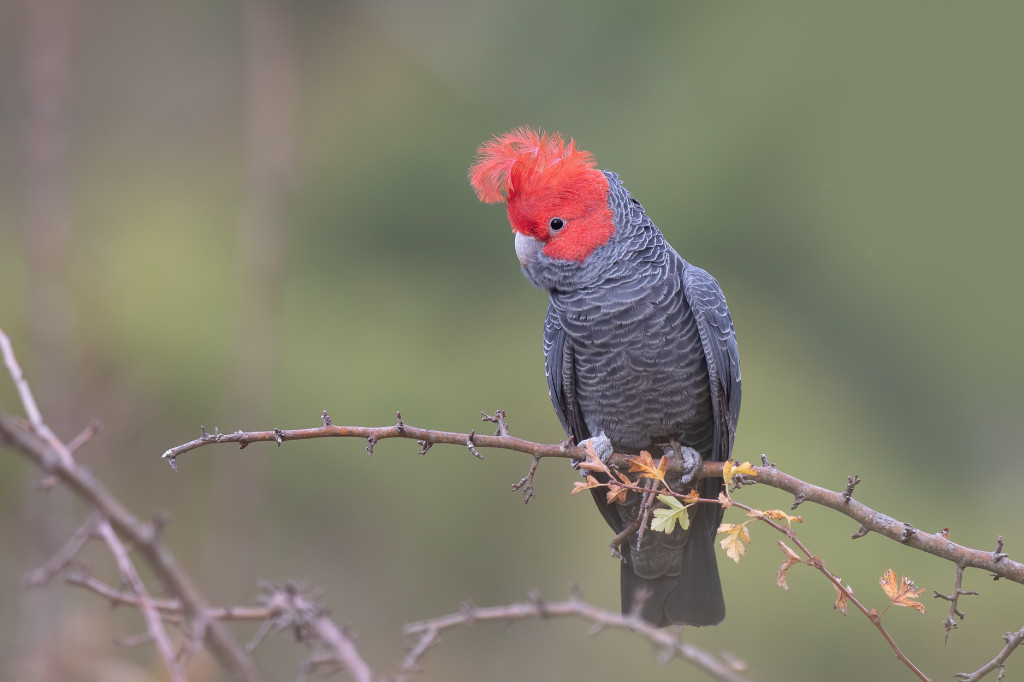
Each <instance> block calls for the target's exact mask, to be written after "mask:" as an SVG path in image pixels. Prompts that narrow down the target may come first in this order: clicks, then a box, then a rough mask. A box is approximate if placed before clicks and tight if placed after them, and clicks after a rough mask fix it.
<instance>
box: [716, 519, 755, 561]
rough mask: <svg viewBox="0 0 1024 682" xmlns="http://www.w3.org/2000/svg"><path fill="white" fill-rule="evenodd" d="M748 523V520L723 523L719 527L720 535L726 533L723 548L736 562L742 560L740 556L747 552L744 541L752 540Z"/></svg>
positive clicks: (722, 543)
mask: <svg viewBox="0 0 1024 682" xmlns="http://www.w3.org/2000/svg"><path fill="white" fill-rule="evenodd" d="M747 523H748V522H746V521H744V522H743V523H740V524H735V523H723V524H722V525H720V526H719V527H718V533H719V534H720V535H721V534H723V533H724V534H725V537H724V538H723V539H722V542H721V545H722V549H724V550H725V553H726V555H728V557H729V558H730V559H732V560H733V561H735V562H736V563H739V562H740V556H742V555H744V554H746V553H747V548H746V547H745V546H744V545H743V543H744V542H750V531H749V530H747Z"/></svg>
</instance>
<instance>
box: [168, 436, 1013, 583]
mask: <svg viewBox="0 0 1024 682" xmlns="http://www.w3.org/2000/svg"><path fill="white" fill-rule="evenodd" d="M312 438H364V439H368V440H372V441H373V442H374V443H377V442H380V441H382V440H385V439H388V438H408V439H411V440H415V441H419V444H420V446H421V450H420V454H423V452H424V451H425V449H426V448H428V447H430V446H432V445H442V444H443V445H461V446H462V447H466V446H467V444H472V445H473V446H475V447H474V449H476V448H492V449H499V450H512V451H514V452H522V453H525V454H527V455H532V456H533V457H535V458H538V459H544V458H546V457H557V458H562V459H571V460H574V461H584V460H585V459H586V456H587V455H586V450H585V449H583V448H581V447H578V446H575V445H571V444H569V443H559V444H544V443H535V442H533V441H528V440H523V439H520V438H513V437H512V436H503V435H498V436H488V435H483V434H477V433H475V432H470V433H458V432H453V431H437V430H433V429H422V428H417V427H414V426H409V425H408V424H403V426H402V428H401V429H399V428H398V427H397V426H376V427H374V426H339V425H337V424H333V423H332V424H331V425H330V426H319V427H314V428H308V429H274V430H272V431H235V432H234V433H219V432H215V433H207V432H206V431H205V430H204V431H203V432H202V433H201V434H200V437H199V438H196V439H195V440H192V441H189V442H187V443H182V444H181V445H177V446H175V447H173V448H170V449H168V450H167V451H166V452H164V454H163V455H162V456H163V458H164V459H167V460H169V461H171V462H172V463H173V462H175V461H176V460H177V458H178V457H180V456H181V455H184V454H185V453H187V452H191V451H192V450H195V449H197V448H201V447H203V446H206V445H212V444H214V443H237V444H238V445H239V446H241V447H243V448H244V447H246V446H248V445H249V444H251V443H258V442H270V441H279V442H281V443H283V442H288V441H293V440H308V439H312ZM477 454H479V453H477ZM629 457H630V456H629V455H625V454H621V453H615V454H613V455H612V456H611V457H610V458H609V459H608V462H607V463H608V464H609V466H613V467H618V468H620V469H623V470H625V469H628V468H629ZM667 471H668V473H670V474H675V475H682V474H684V473H686V472H685V469H684V467H683V465H681V464H678V463H676V462H671V461H670V462H669V464H668V469H667ZM754 471H756V472H757V477H756V481H757V483H759V484H761V485H767V486H770V487H772V488H777V489H779V490H783V491H786V492H788V493H790V494H792V495H793V496H794V497H796V498H797V499H800V500H802V501H807V502H813V503H815V504H818V505H821V506H823V507H828V508H829V509H832V510H834V511H837V512H839V513H840V514H843V515H845V516H848V517H850V518H851V519H853V520H854V521H857V522H858V523H859V524H860V526H861V529H862V531H863V533H861V534H859V535H858V537H861V536H862V535H865V534H867V533H868V532H873V533H877V534H879V535H882V536H884V537H887V538H889V539H890V540H895V541H897V542H899V543H900V544H904V545H907V546H908V547H912V548H914V549H918V550H921V551H923V552H926V553H928V554H932V555H934V556H937V557H940V558H942V559H946V560H947V561H951V562H953V563H954V564H956V565H963V566H965V567H966V568H978V569H982V570H985V571H988V572H989V573H991V574H992V575H993V576H998V577H1000V578H1006V579H1007V580H1011V581H1013V582H1016V583H1020V584H1022V585H1024V564H1022V563H1020V562H1018V561H1013V560H1012V559H1010V558H1009V557H1007V556H1006V555H1005V554H1004V553H1003V552H1002V548H1001V547H1000V548H998V549H997V551H996V552H990V551H985V550H980V549H972V548H970V547H965V546H964V545H960V544H957V543H955V542H953V541H951V540H950V539H949V538H948V537H946V536H945V535H943V534H942V533H927V532H924V531H922V530H919V529H916V528H914V527H913V526H911V525H910V524H908V523H904V522H901V521H897V520H896V519H894V518H892V517H890V516H887V515H885V514H882V513H881V512H878V511H875V510H874V509H872V508H871V507H868V506H867V505H865V504H862V503H861V502H858V501H857V500H856V499H855V498H854V497H853V496H852V486H850V485H849V484H848V485H847V487H846V488H844V490H843V491H839V492H837V491H835V490H829V489H828V488H823V487H820V486H816V485H813V484H811V483H807V482H805V481H802V480H800V479H798V478H796V477H795V476H791V475H790V474H787V473H784V472H783V471H780V470H779V469H778V468H776V467H775V466H772V465H767V466H759V467H754ZM721 475H722V463H721V462H704V463H703V464H701V468H700V470H698V471H697V473H696V474H695V475H694V480H696V479H697V478H709V477H716V476H718V477H720V476H721ZM856 479H857V477H854V480H856ZM858 482H859V481H858ZM854 485H855V484H854ZM848 491H849V494H847V492H848Z"/></svg>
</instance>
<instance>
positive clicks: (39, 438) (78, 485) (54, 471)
mask: <svg viewBox="0 0 1024 682" xmlns="http://www.w3.org/2000/svg"><path fill="white" fill-rule="evenodd" d="M0 353H2V354H3V359H4V364H5V365H6V366H7V367H8V369H9V370H10V371H11V376H12V378H14V380H15V383H16V384H19V385H18V393H19V395H20V396H21V399H22V402H23V404H24V406H25V411H26V414H29V415H30V419H29V422H25V421H24V420H22V419H19V418H16V417H13V416H11V415H8V414H7V413H6V412H4V411H2V410H0V436H2V437H3V438H5V439H6V440H7V441H8V442H9V443H10V444H11V445H12V446H13V447H14V448H15V449H17V450H18V451H19V452H21V453H22V454H23V455H24V456H25V457H26V458H27V459H29V460H30V461H32V462H34V463H35V464H36V465H37V466H38V467H39V468H40V469H42V470H43V471H45V472H46V473H48V474H51V475H54V476H56V477H57V478H59V479H60V480H61V482H63V483H64V484H65V485H67V486H68V487H69V488H70V489H71V490H72V491H73V492H74V493H75V494H76V495H77V496H78V497H79V498H81V499H82V500H84V501H85V502H87V503H88V504H90V505H91V506H92V507H93V508H94V509H95V510H96V511H97V513H98V514H99V515H100V516H101V517H102V518H105V519H106V520H108V521H109V522H110V524H111V526H113V528H114V529H115V530H117V531H118V532H119V533H121V534H122V535H123V536H124V537H125V538H127V539H128V541H129V542H130V543H131V544H132V545H133V546H134V547H135V549H136V550H137V551H138V552H139V553H140V554H141V555H142V557H143V558H144V559H145V561H146V563H147V564H149V566H150V568H151V569H152V570H153V573H154V574H155V575H156V577H157V578H158V579H159V580H161V581H162V582H163V584H164V585H165V586H166V588H167V589H168V590H170V591H171V592H172V593H173V594H174V595H176V596H177V597H178V598H179V599H180V600H181V603H182V605H183V608H184V612H185V616H186V619H187V621H188V622H189V625H190V627H191V631H192V633H193V635H194V636H195V637H197V638H201V639H203V640H204V641H205V643H206V646H207V648H209V650H210V653H211V654H213V656H214V657H215V658H216V659H217V660H218V662H219V663H220V664H221V665H222V666H223V667H224V669H225V670H226V671H227V672H228V674H229V675H230V676H231V678H232V679H234V680H237V681H239V682H250V681H253V680H259V679H260V676H259V673H258V672H257V671H256V668H255V667H254V666H253V664H252V661H251V660H250V659H249V657H248V656H247V655H246V654H245V652H244V651H243V650H242V647H241V646H240V645H239V644H238V642H237V641H236V640H235V638H234V636H233V635H232V634H231V632H230V631H229V630H228V629H227V628H226V627H225V626H224V625H223V624H222V623H219V622H217V621H214V620H211V619H210V618H209V616H208V615H207V610H208V608H209V606H208V605H207V603H206V599H205V598H204V597H203V595H202V593H201V592H200V591H199V588H198V587H196V586H195V585H194V584H193V583H192V580H191V578H189V577H188V575H187V574H186V573H185V572H184V571H183V570H181V569H180V568H179V567H178V563H177V560H176V559H175V558H174V555H173V554H172V553H171V552H170V550H169V549H167V547H166V546H165V545H164V544H163V543H162V542H161V541H160V540H159V538H158V537H157V534H156V532H155V529H154V527H153V526H152V525H151V524H144V523H142V522H141V521H139V520H138V519H137V518H136V517H135V516H134V515H132V513H131V512H129V511H128V510H127V509H126V508H125V507H124V506H123V505H122V504H121V503H120V502H119V501H118V500H117V498H115V497H114V496H113V495H112V494H111V493H110V492H109V491H108V490H107V489H106V487H105V486H104V485H103V484H102V483H101V482H100V481H99V479H97V478H96V477H95V476H94V475H93V473H92V472H91V471H90V470H89V469H87V468H86V467H83V466H81V465H79V464H77V463H76V462H75V461H74V458H73V457H72V455H71V452H70V451H69V450H68V448H67V446H66V445H64V443H62V442H61V441H60V440H59V439H57V438H56V436H54V435H53V432H52V431H51V430H50V428H49V427H48V426H46V424H45V422H43V420H42V415H40V414H39V410H38V408H37V407H36V405H35V400H34V398H33V397H32V392H31V390H30V389H29V387H28V383H27V382H26V381H25V380H24V377H23V375H21V370H20V367H19V366H18V363H17V360H16V359H15V357H14V352H13V350H12V349H11V343H10V339H9V338H8V337H7V335H6V334H4V333H3V331H2V330H0ZM19 382H20V383H19Z"/></svg>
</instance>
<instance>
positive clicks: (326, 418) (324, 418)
mask: <svg viewBox="0 0 1024 682" xmlns="http://www.w3.org/2000/svg"><path fill="white" fill-rule="evenodd" d="M320 420H321V421H322V422H323V423H324V426H330V425H331V424H333V423H334V422H332V421H331V415H329V414H327V410H324V411H323V413H322V414H321V415H320Z"/></svg>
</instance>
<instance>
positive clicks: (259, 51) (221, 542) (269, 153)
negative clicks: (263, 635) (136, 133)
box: [204, 0, 295, 592]
mask: <svg viewBox="0 0 1024 682" xmlns="http://www.w3.org/2000/svg"><path fill="white" fill-rule="evenodd" d="M291 24H292V22H291V15H290V7H289V4H288V2H287V1H286V0H249V1H248V2H247V3H246V6H245V19H244V25H245V51H246V59H245V64H246V66H245V70H246V103H245V113H244V115H245V124H246V127H245V158H246V165H245V179H246V181H245V189H244V192H245V196H244V198H243V201H244V204H243V212H242V216H241V220H240V222H239V229H238V245H237V251H236V253H237V256H238V265H237V278H236V285H237V287H238V288H237V298H236V300H237V305H236V311H237V315H238V317H237V321H236V324H235V334H234V341H233V346H232V350H233V356H234V358H235V362H234V366H233V367H232V370H231V380H230V384H229V389H228V393H227V396H226V399H227V401H228V405H227V406H226V409H225V410H224V413H225V414H229V415H232V417H236V418H238V419H239V420H240V423H241V424H258V423H263V422H265V421H266V420H267V419H269V418H270V412H271V408H272V406H273V404H274V377H275V374H276V372H275V367H276V362H277V355H278V345H279V344H278V342H279V334H278V327H279V311H280V302H281V290H282V286H283V276H282V271H283V265H282V264H283V261H284V251H285V246H286V244H285V212H286V208H287V204H288V198H289V196H290V192H291V188H292V176H293V173H294V171H293V169H294V122H293V110H294V101H295V64H294V56H293V53H292V44H291V42H292V25H291ZM264 474H265V467H264V463H263V460H261V459H259V458H254V459H252V460H250V461H249V462H247V464H246V466H245V467H241V468H238V467H235V466H234V465H232V464H230V463H224V464H220V465H219V466H218V468H217V469H216V471H215V474H214V480H213V486H214V490H215V491H216V492H215V494H214V500H215V501H214V505H215V509H214V512H213V516H212V517H211V518H213V519H218V520H219V523H220V526H219V527H218V528H217V529H215V530H212V531H211V532H209V533H207V536H206V542H207V545H206V548H205V551H204V562H205V563H206V564H207V565H206V568H207V569H208V570H207V571H205V572H204V573H205V575H206V576H209V579H210V580H211V581H212V583H211V584H210V589H211V591H214V592H217V588H218V587H220V586H221V584H223V587H226V588H235V589H237V587H238V586H237V584H235V583H234V582H233V581H231V580H230V572H228V571H223V569H221V570H219V571H218V570H217V567H218V566H221V567H223V566H224V565H230V563H229V564H225V563H224V562H244V561H247V560H248V559H249V558H251V554H252V552H253V542H252V540H253V538H254V537H255V535H256V534H257V532H258V531H257V529H258V527H259V510H260V508H261V506H262V503H263V489H264Z"/></svg>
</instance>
